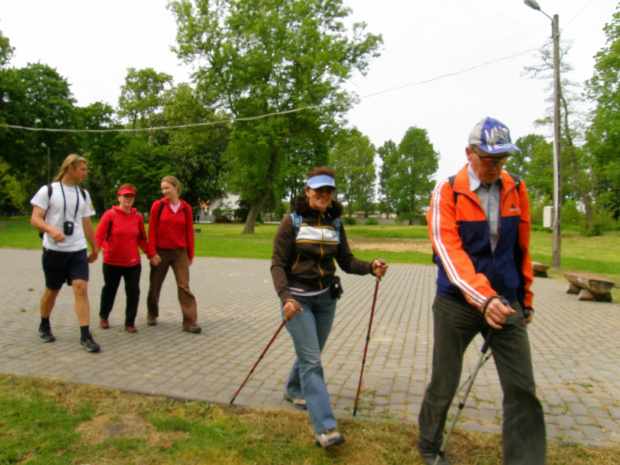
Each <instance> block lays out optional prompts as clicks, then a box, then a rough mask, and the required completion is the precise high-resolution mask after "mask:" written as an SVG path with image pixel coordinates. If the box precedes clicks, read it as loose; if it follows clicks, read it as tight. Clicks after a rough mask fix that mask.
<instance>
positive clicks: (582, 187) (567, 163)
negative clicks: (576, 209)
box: [525, 43, 594, 229]
mask: <svg viewBox="0 0 620 465" xmlns="http://www.w3.org/2000/svg"><path fill="white" fill-rule="evenodd" d="M569 51H570V45H569V44H562V46H561V47H560V76H561V83H560V108H561V110H560V114H561V121H560V123H559V124H560V132H561V139H562V140H561V151H562V153H561V157H562V160H561V166H562V171H561V173H560V175H561V176H560V178H561V182H562V197H563V198H576V199H578V200H579V201H580V202H581V203H582V205H583V207H584V209H585V213H586V223H587V229H592V228H593V226H594V217H593V212H592V189H593V186H592V183H591V171H592V169H591V165H590V159H589V157H587V156H586V154H585V152H584V151H583V150H581V149H580V148H579V146H578V145H577V140H579V139H581V138H582V137H583V136H582V135H583V127H581V124H580V120H581V119H583V118H580V117H579V116H580V115H579V114H578V112H576V111H575V109H574V107H575V104H576V103H577V102H580V101H581V100H582V99H581V98H580V97H579V95H578V94H577V93H576V92H573V91H572V89H573V88H578V87H579V86H578V84H576V83H575V82H572V81H570V80H568V79H566V76H567V75H568V73H569V72H570V71H572V70H573V67H572V66H571V65H570V64H569V63H568V62H567V61H566V60H565V57H566V55H567V54H568V52H569ZM539 58H540V64H538V65H536V66H531V67H527V68H526V69H525V72H526V74H529V75H531V76H533V77H535V78H539V79H544V80H547V81H548V82H549V87H548V88H549V89H550V90H553V88H554V85H553V75H554V64H553V52H552V44H551V43H547V44H546V45H545V46H544V47H543V48H542V49H541V50H540V51H539ZM551 95H552V96H551V97H550V98H549V99H548V100H550V101H553V94H551ZM537 123H538V124H541V125H547V126H550V127H553V124H554V118H553V109H552V108H551V107H550V108H549V110H548V114H547V116H545V117H544V118H542V119H540V120H538V121H537ZM561 200H562V199H561Z"/></svg>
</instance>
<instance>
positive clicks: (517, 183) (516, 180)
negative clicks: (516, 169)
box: [508, 172, 521, 193]
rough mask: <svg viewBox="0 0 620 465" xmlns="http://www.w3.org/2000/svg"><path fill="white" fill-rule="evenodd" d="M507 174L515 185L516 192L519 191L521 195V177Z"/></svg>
mask: <svg viewBox="0 0 620 465" xmlns="http://www.w3.org/2000/svg"><path fill="white" fill-rule="evenodd" d="M508 174H509V175H510V177H511V178H512V180H513V181H514V182H515V184H516V185H517V190H518V191H519V193H521V176H519V175H518V174H514V173H511V172H508Z"/></svg>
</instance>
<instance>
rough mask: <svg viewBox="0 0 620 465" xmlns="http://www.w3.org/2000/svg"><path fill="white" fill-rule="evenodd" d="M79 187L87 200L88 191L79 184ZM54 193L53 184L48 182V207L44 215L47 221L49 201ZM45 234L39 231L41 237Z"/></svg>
mask: <svg viewBox="0 0 620 465" xmlns="http://www.w3.org/2000/svg"><path fill="white" fill-rule="evenodd" d="M78 187H79V189H80V192H82V197H83V198H84V202H86V191H85V190H84V188H83V187H81V186H78ZM53 193H54V189H52V185H51V184H48V185H47V209H46V210H45V214H44V215H43V221H45V218H46V217H47V211H48V210H49V209H50V206H49V201H50V199H51V198H52V194H53ZM44 234H45V233H44V232H43V231H39V237H40V238H41V239H43V235H44Z"/></svg>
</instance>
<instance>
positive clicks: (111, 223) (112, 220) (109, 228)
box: [105, 208, 116, 242]
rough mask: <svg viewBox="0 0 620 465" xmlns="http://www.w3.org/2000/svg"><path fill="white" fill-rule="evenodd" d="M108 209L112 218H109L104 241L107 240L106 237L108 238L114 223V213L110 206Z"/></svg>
mask: <svg viewBox="0 0 620 465" xmlns="http://www.w3.org/2000/svg"><path fill="white" fill-rule="evenodd" d="M110 211H111V212H112V219H110V224H109V225H108V233H107V234H106V236H105V240H106V242H108V239H110V232H111V231H112V225H113V224H114V214H115V213H116V212H115V211H114V209H113V208H111V209H110Z"/></svg>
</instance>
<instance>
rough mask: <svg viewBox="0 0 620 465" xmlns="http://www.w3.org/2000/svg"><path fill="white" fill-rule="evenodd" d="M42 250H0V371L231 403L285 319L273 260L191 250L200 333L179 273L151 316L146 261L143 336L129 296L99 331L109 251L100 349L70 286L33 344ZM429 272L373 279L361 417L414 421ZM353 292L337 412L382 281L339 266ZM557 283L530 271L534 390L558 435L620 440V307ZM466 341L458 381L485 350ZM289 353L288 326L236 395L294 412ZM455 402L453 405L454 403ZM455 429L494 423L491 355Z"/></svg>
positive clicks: (243, 401) (421, 383)
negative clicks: (87, 332) (87, 346)
mask: <svg viewBox="0 0 620 465" xmlns="http://www.w3.org/2000/svg"><path fill="white" fill-rule="evenodd" d="M40 256H41V254H40V252H38V251H24V250H9V249H3V250H0V372H2V373H14V374H19V375H27V376H38V377H45V378H55V379H65V380H69V381H74V382H79V383H86V384H93V385H100V386H108V387H112V388H118V389H124V390H129V391H136V392H142V393H149V394H158V395H165V396H173V397H178V398H187V399H196V400H203V401H211V402H217V403H228V402H230V400H231V398H232V396H233V395H234V393H235V391H236V390H237V389H238V387H239V386H240V384H241V383H242V381H243V380H244V379H245V376H246V375H247V374H248V372H249V370H250V368H251V367H252V365H253V364H254V362H255V361H256V360H257V359H258V356H259V355H260V353H261V352H262V351H263V349H264V347H265V345H266V344H267V342H268V341H269V340H270V338H271V337H272V336H273V334H274V332H275V330H276V329H277V327H278V325H279V323H280V320H279V311H278V300H277V297H276V295H275V291H274V290H273V285H272V282H271V276H270V274H269V262H268V261H265V260H241V259H214V258H196V259H195V260H194V265H193V266H192V268H191V279H192V281H191V288H192V290H193V292H194V293H195V294H196V296H197V300H198V308H199V322H200V324H201V325H202V327H203V333H202V334H200V335H193V334H189V333H184V332H182V331H181V312H180V309H179V306H178V303H177V300H176V289H175V285H174V277H173V276H172V272H170V275H169V277H168V279H167V280H166V282H165V284H164V289H163V290H162V298H161V315H160V320H159V322H160V323H159V325H158V326H156V327H149V326H146V324H145V315H146V305H145V297H146V292H147V289H148V262H147V261H146V259H143V272H142V280H141V288H142V297H141V304H140V309H139V312H138V320H137V326H138V329H139V333H138V334H128V333H126V332H125V331H124V330H123V322H124V315H123V313H124V292H123V289H122V287H121V288H120V289H119V295H118V296H117V301H116V305H115V307H114V311H113V312H112V315H111V317H110V322H111V324H112V328H111V329H109V330H107V331H104V330H102V329H100V328H99V327H98V305H99V293H100V290H101V285H102V274H101V260H99V261H98V262H97V263H96V264H95V265H92V266H91V282H90V285H89V296H90V301H91V305H92V309H91V323H92V328H93V334H94V337H95V340H96V341H97V342H99V343H100V344H101V346H102V349H103V350H102V352H101V353H99V354H89V353H86V352H84V351H83V350H81V348H80V346H79V329H78V326H77V320H76V317H75V313H74V310H73V295H72V292H71V290H70V289H69V288H64V289H63V290H62V291H61V293H60V295H59V297H58V301H57V304H56V308H55V309H54V312H53V314H52V319H51V321H52V329H53V332H54V335H55V336H56V338H57V340H56V342H54V343H52V344H43V343H41V342H39V340H38V337H37V334H36V329H37V326H38V323H39V311H38V302H39V298H40V296H41V293H42V291H43V273H42V271H41V268H40ZM434 280H435V268H434V267H432V266H418V265H393V266H391V267H390V270H389V272H388V275H387V277H386V278H385V279H384V280H383V282H382V283H381V284H380V287H379V296H378V299H377V306H376V310H375V318H374V321H373V331H372V334H371V339H370V343H369V348H368V354H367V358H366V366H365V371H364V382H363V390H362V396H361V399H360V404H359V406H358V414H357V416H358V418H391V419H396V420H402V421H407V422H414V423H415V422H416V421H417V415H418V411H419V407H420V402H421V400H422V395H423V392H424V388H425V385H426V383H427V382H428V379H429V375H430V352H431V349H432V319H431V312H430V307H431V302H432V299H433V294H434V287H435V286H434ZM342 282H343V288H344V290H345V293H344V296H343V299H342V300H341V302H340V304H339V306H338V311H337V315H336V322H335V325H334V329H333V331H332V334H331V337H330V340H329V342H328V345H327V347H326V348H325V351H324V355H323V362H324V365H325V375H326V379H327V380H328V389H329V391H330V394H331V399H332V402H333V404H334V407H335V412H336V415H337V416H338V417H349V416H350V415H351V413H352V407H353V404H354V402H355V393H356V390H357V385H358V380H359V373H360V368H361V360H362V356H363V350H364V343H365V338H366V333H367V327H368V318H369V315H370V307H371V303H372V294H373V291H374V280H373V278H372V277H371V276H362V277H360V276H351V275H346V274H344V273H342ZM564 291H565V284H564V283H562V282H560V281H554V280H550V279H542V278H536V281H535V284H534V292H535V293H536V299H535V308H536V309H537V312H536V317H535V321H534V323H533V324H532V325H531V326H530V339H531V343H532V349H533V358H534V368H535V372H536V379H537V383H538V390H539V394H540V397H541V400H542V401H543V405H544V409H545V412H546V419H547V428H548V435H549V438H550V439H555V440H559V439H561V440H564V441H566V442H569V443H583V444H594V445H596V444H605V445H620V382H619V381H620V380H619V373H620V365H619V363H618V355H619V353H620V348H619V342H618V341H620V306H619V305H618V304H615V303H613V304H610V303H602V302H601V303H594V302H578V301H577V298H576V296H574V295H568V294H565V292H564ZM480 343H481V339H480V338H477V339H476V340H475V341H474V344H472V347H470V349H469V351H468V353H467V356H466V362H465V367H464V370H463V377H464V378H465V377H467V376H469V374H470V373H471V371H472V369H473V367H474V365H475V363H476V361H477V359H478V356H479V352H478V349H479V347H480ZM293 357H294V352H293V348H292V344H291V341H290V338H289V336H288V333H286V330H284V329H283V330H282V332H281V334H280V336H279V337H278V338H277V339H276V341H275V342H274V343H273V345H272V346H271V348H270V350H269V352H268V353H267V354H266V355H265V357H264V359H263V360H262V361H261V362H260V364H259V366H258V367H257V369H256V371H255V373H254V374H253V375H252V377H251V378H250V380H249V381H248V383H247V384H246V386H245V387H244V389H243V390H242V391H241V393H240V394H239V396H238V397H237V399H236V401H235V404H237V405H249V406H256V407H275V408H286V409H290V408H292V407H291V405H290V404H288V403H287V402H285V401H283V400H282V392H283V388H282V386H283V382H284V379H285V377H286V375H287V373H288V369H289V367H290V364H291V363H292V361H293ZM453 408H455V407H453ZM461 418H462V419H463V423H462V424H461V425H459V428H464V429H468V430H472V431H482V432H499V431H500V421H501V389H500V387H499V382H498V379H497V374H496V372H495V367H494V364H493V362H492V361H489V362H488V363H487V364H486V365H485V366H484V367H483V368H482V370H481V371H480V373H479V376H478V379H477V380H476V384H475V386H474V388H473V390H472V393H471V395H470V397H469V399H468V401H467V406H466V407H465V409H464V411H463V414H462V417H461Z"/></svg>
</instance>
